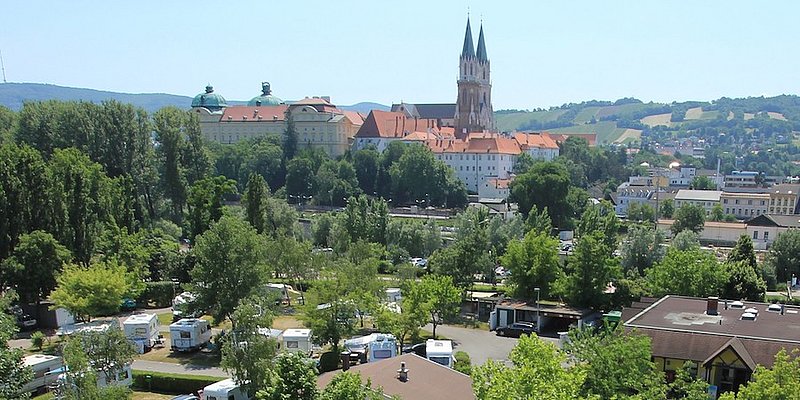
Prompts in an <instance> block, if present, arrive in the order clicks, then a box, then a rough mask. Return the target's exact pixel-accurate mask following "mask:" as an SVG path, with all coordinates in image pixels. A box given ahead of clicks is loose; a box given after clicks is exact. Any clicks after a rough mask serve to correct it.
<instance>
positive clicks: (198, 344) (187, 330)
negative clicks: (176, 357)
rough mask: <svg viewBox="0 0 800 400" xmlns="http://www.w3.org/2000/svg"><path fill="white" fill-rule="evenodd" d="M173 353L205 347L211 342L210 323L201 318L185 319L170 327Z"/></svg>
mask: <svg viewBox="0 0 800 400" xmlns="http://www.w3.org/2000/svg"><path fill="white" fill-rule="evenodd" d="M169 335H170V348H171V350H172V351H192V350H198V349H200V348H202V347H205V346H206V345H207V344H208V342H210V341H211V327H209V324H208V321H206V320H204V319H199V318H184V319H181V320H179V321H178V322H173V323H172V324H171V325H170V326H169Z"/></svg>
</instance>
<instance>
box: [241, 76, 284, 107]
mask: <svg viewBox="0 0 800 400" xmlns="http://www.w3.org/2000/svg"><path fill="white" fill-rule="evenodd" d="M280 104H283V100H281V99H279V98H277V97H275V96H273V95H272V89H271V88H270V85H269V82H261V95H259V96H256V97H253V98H252V99H250V101H248V102H247V105H248V106H251V107H256V106H277V105H280Z"/></svg>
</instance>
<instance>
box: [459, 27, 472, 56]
mask: <svg viewBox="0 0 800 400" xmlns="http://www.w3.org/2000/svg"><path fill="white" fill-rule="evenodd" d="M474 57H475V48H474V47H473V46H472V28H470V27H469V17H467V33H466V35H464V49H463V50H461V58H474Z"/></svg>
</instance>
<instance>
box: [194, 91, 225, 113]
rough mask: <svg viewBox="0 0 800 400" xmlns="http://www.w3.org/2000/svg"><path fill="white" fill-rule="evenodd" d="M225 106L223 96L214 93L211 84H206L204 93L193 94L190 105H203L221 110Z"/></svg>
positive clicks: (210, 108)
mask: <svg viewBox="0 0 800 400" xmlns="http://www.w3.org/2000/svg"><path fill="white" fill-rule="evenodd" d="M227 106H228V103H227V102H226V101H225V98H224V97H222V96H220V95H218V94H216V93H214V87H213V86H211V85H208V86H206V91H205V93H200V94H198V95H197V96H194V99H193V100H192V107H205V108H207V109H209V110H211V111H216V110H221V109H223V108H225V107H227Z"/></svg>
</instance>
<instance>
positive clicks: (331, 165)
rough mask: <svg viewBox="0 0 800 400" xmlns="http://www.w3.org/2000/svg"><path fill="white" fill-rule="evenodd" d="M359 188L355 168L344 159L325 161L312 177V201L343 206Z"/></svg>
mask: <svg viewBox="0 0 800 400" xmlns="http://www.w3.org/2000/svg"><path fill="white" fill-rule="evenodd" d="M360 190H361V189H359V187H358V179H357V178H356V170H355V169H354V168H353V166H352V165H351V164H350V163H349V162H347V161H345V160H340V161H333V160H327V161H325V162H324V163H322V165H321V166H320V167H319V169H318V170H317V174H316V176H315V177H314V199H315V200H314V202H315V203H317V204H323V205H329V206H330V205H332V206H343V205H345V203H346V201H347V199H348V198H350V197H352V196H355V195H358V194H359V191H360Z"/></svg>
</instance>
